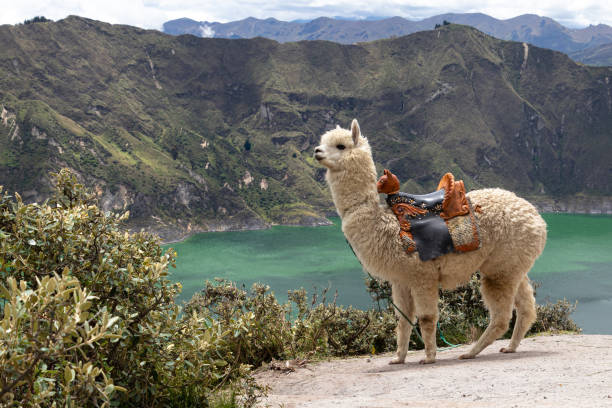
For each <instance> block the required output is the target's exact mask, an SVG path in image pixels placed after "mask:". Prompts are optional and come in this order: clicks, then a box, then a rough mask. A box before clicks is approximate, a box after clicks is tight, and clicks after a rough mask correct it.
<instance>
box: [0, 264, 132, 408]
mask: <svg viewBox="0 0 612 408" xmlns="http://www.w3.org/2000/svg"><path fill="white" fill-rule="evenodd" d="M6 283H7V286H6V287H4V286H0V293H1V296H2V297H3V298H4V299H5V302H6V303H5V304H4V306H3V312H4V316H3V319H2V321H1V322H0V367H2V369H1V370H0V388H1V389H0V401H2V402H3V403H5V404H7V405H9V406H11V405H14V406H38V405H42V404H43V403H44V402H45V401H47V400H50V399H52V400H54V401H57V402H61V404H62V405H64V406H68V407H71V406H84V405H92V406H106V405H108V403H109V401H110V398H111V396H112V394H113V392H115V391H116V390H119V391H125V389H123V388H121V387H115V386H114V385H113V381H112V379H111V378H109V377H108V375H107V373H106V372H105V370H104V369H103V366H102V365H101V363H102V362H100V361H95V360H92V359H91V358H89V357H88V356H87V349H88V348H92V347H96V346H98V345H99V344H100V343H101V342H103V341H105V340H109V339H110V340H111V341H112V340H113V339H117V338H118V337H119V335H118V334H117V332H118V328H117V324H116V322H117V320H118V318H117V317H111V316H110V315H109V313H108V311H107V310H106V309H105V308H102V309H100V310H98V311H97V312H96V313H92V312H90V310H91V306H92V303H93V302H94V301H95V297H94V296H92V295H91V294H90V293H89V291H88V290H87V289H84V288H81V285H80V284H79V281H78V280H77V279H75V278H73V277H70V276H67V275H65V276H62V277H60V276H57V275H55V276H45V277H43V278H42V279H41V280H37V281H36V287H35V288H34V289H30V288H29V285H28V284H27V283H26V281H21V282H19V283H17V281H16V280H15V278H12V277H10V278H8V279H7V280H6Z"/></svg>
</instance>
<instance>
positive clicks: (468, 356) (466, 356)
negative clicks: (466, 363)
mask: <svg viewBox="0 0 612 408" xmlns="http://www.w3.org/2000/svg"><path fill="white" fill-rule="evenodd" d="M474 357H476V356H474V355H472V354H462V355H460V356H459V360H471V359H473V358H474Z"/></svg>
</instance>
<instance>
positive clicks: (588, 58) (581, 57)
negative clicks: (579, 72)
mask: <svg viewBox="0 0 612 408" xmlns="http://www.w3.org/2000/svg"><path fill="white" fill-rule="evenodd" d="M570 56H571V57H572V58H573V59H574V60H576V61H580V62H582V63H584V64H587V65H599V66H612V42H610V43H607V44H602V45H596V46H593V47H589V48H585V49H583V50H580V51H576V52H573V53H571V54H570Z"/></svg>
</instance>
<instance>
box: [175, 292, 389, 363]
mask: <svg viewBox="0 0 612 408" xmlns="http://www.w3.org/2000/svg"><path fill="white" fill-rule="evenodd" d="M288 297H289V301H288V302H287V303H285V304H280V303H279V302H278V301H277V299H276V297H275V296H274V294H273V293H271V292H270V290H269V287H268V286H265V285H261V284H254V285H253V287H252V289H251V291H250V292H248V291H247V290H246V289H245V288H238V287H236V285H235V284H234V283H232V282H228V281H225V280H217V281H216V282H206V283H205V288H204V289H203V290H202V292H201V293H198V294H196V295H194V297H193V298H192V299H191V300H190V301H189V303H188V304H187V305H186V306H185V312H186V313H192V314H195V315H201V316H210V317H213V318H214V319H215V320H217V321H218V322H219V323H220V324H221V326H222V327H223V330H230V331H232V332H233V334H234V337H233V339H232V343H233V345H232V347H231V349H232V355H234V356H236V358H238V359H239V361H240V362H241V363H243V364H249V365H253V366H258V365H260V364H262V363H263V362H268V361H270V360H272V359H292V358H298V357H305V356H315V357H323V356H347V355H355V354H365V353H370V352H372V351H373V350H375V351H379V352H383V351H389V350H391V349H393V348H394V347H395V343H394V342H395V339H394V329H395V317H394V316H393V314H391V313H389V312H388V311H382V312H379V311H376V310H368V311H363V310H357V309H353V308H352V307H349V308H344V307H341V306H338V305H336V302H335V298H334V299H333V300H332V301H330V302H328V301H327V300H326V291H324V292H323V293H322V294H321V295H319V296H317V295H313V296H312V297H311V298H310V299H309V298H308V296H307V294H306V291H305V290H303V289H300V290H295V291H290V292H289V296H288Z"/></svg>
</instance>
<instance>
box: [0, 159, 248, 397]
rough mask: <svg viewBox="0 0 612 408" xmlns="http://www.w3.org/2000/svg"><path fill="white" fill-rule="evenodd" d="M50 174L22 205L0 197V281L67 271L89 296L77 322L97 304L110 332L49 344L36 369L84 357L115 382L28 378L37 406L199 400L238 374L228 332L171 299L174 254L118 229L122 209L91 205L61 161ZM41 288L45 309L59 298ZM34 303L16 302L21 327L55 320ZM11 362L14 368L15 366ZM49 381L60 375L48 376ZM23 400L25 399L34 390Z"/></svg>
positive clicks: (10, 351)
mask: <svg viewBox="0 0 612 408" xmlns="http://www.w3.org/2000/svg"><path fill="white" fill-rule="evenodd" d="M54 177H55V179H56V190H55V195H54V196H53V197H52V198H51V199H50V200H49V201H48V202H45V203H43V204H24V203H23V202H22V200H21V198H20V197H19V195H17V194H16V196H15V198H12V197H10V196H9V195H7V194H3V195H2V196H0V239H1V245H0V279H1V281H2V282H5V283H4V285H5V286H7V287H10V286H11V285H10V284H8V283H9V282H12V281H11V279H14V280H19V281H21V283H20V285H21V286H20V288H21V287H22V286H24V285H25V286H24V287H25V288H26V289H24V290H25V291H32V290H34V291H36V290H41V289H40V288H39V284H38V283H37V282H39V281H40V282H41V283H42V282H47V280H46V279H58V278H57V276H60V275H61V276H63V277H64V278H65V279H68V277H69V278H70V279H71V280H70V282H71V284H72V285H74V287H82V288H83V290H86V293H87V296H91V299H90V300H88V310H87V313H88V316H89V317H87V318H85V319H87V320H85V321H84V322H81V323H83V324H84V325H89V327H90V328H94V329H95V328H99V327H103V326H101V324H102V323H100V321H99V319H101V318H102V317H101V316H104V315H105V313H106V314H107V315H108V316H113V323H114V326H113V330H114V331H113V333H114V334H113V336H112V337H109V336H104V337H101V338H99V339H96V342H95V347H82V346H81V345H79V346H78V347H76V348H74V349H71V350H76V349H78V351H79V352H78V353H76V354H75V353H72V354H70V355H69V357H70V358H71V359H68V358H67V357H66V358H65V359H64V358H60V355H59V354H57V353H56V352H54V353H55V354H53V355H52V356H51V357H50V360H49V361H45V364H47V366H46V368H45V370H47V371H51V372H57V373H61V372H63V371H64V370H65V369H66V367H84V365H82V366H80V365H79V364H89V363H91V366H88V368H89V367H92V368H91V370H93V369H94V368H95V369H99V370H101V371H100V372H99V375H98V376H96V377H95V381H101V380H100V378H104V379H105V381H108V382H109V384H112V385H113V387H115V389H117V387H120V388H119V389H121V390H125V391H124V392H114V393H111V392H110V391H108V392H106V393H103V394H101V393H99V392H98V393H96V392H94V391H91V392H90V394H87V395H88V396H84V395H85V394H84V393H83V392H81V391H78V392H77V390H80V389H81V388H82V387H89V385H88V384H89V383H87V382H83V383H82V384H81V385H78V386H77V382H80V381H81V379H80V377H79V378H76V379H75V383H71V384H73V385H72V388H71V390H72V391H70V392H68V391H66V390H64V391H62V392H59V391H57V390H55V391H54V392H53V393H51V392H48V393H47V392H46V391H44V390H45V389H43V388H41V386H37V387H35V388H31V390H30V393H31V394H37V396H36V398H42V399H44V400H45V401H46V402H45V404H46V405H51V404H52V403H53V402H56V403H58V404H64V403H65V401H68V400H72V399H74V400H77V401H78V402H79V403H78V404H77V405H78V406H97V405H101V404H104V403H106V402H108V401H106V400H105V398H106V399H109V398H110V402H111V403H112V404H114V405H117V404H119V405H121V406H135V407H141V406H168V405H172V406H202V404H204V405H206V403H207V400H208V398H209V397H210V396H211V393H212V392H213V390H219V389H221V388H223V387H227V386H230V387H231V383H232V381H233V380H236V379H239V378H243V377H244V375H245V373H246V372H247V368H246V367H244V366H242V365H241V364H240V363H239V362H238V359H235V358H234V356H233V354H232V348H231V346H232V345H233V343H232V342H231V341H230V339H231V338H232V335H231V333H230V332H228V331H226V330H224V328H223V327H222V326H221V325H220V323H218V322H217V321H215V320H213V319H211V318H210V317H208V316H205V315H201V316H200V315H190V314H182V315H181V314H180V310H179V308H178V306H177V305H176V304H175V302H174V299H175V297H176V295H177V294H178V293H179V291H180V285H179V284H172V283H171V282H170V281H169V280H168V279H167V274H168V272H167V269H168V266H169V265H173V263H174V256H175V254H174V253H171V252H167V253H163V251H162V249H161V248H160V245H159V242H158V240H157V239H156V238H153V237H151V236H149V235H146V234H130V233H128V232H126V231H124V230H123V229H122V228H121V226H120V222H121V220H123V219H124V218H126V217H127V214H124V215H116V214H110V213H104V212H103V211H102V210H100V209H99V208H98V207H97V205H96V200H95V197H94V196H93V195H92V194H91V193H89V192H88V191H87V190H86V189H85V188H84V187H83V186H82V185H80V184H79V183H78V182H77V179H76V177H75V176H74V175H73V174H71V173H70V172H69V171H67V170H62V171H61V172H60V173H59V174H57V175H54ZM0 194H1V192H0ZM49 282H53V280H51V281H49ZM71 290H73V289H71ZM74 290H76V289H74ZM42 293H43V292H41V295H40V296H38V297H37V299H38V298H40V299H43V298H44V299H45V300H44V304H45V305H47V306H46V307H50V308H52V309H49V310H55V309H53V308H55V307H62V308H64V309H65V308H66V307H68V306H67V305H64V304H62V303H56V302H60V300H61V299H58V300H56V299H54V298H51V295H50V294H49V293H47V295H46V296H42ZM4 297H5V299H6V301H7V303H6V304H4V305H2V310H3V312H4V313H5V314H6V313H8V312H9V311H10V310H12V308H13V307H14V306H13V303H12V301H11V300H10V298H7V294H6V293H5V294H4ZM77 306H78V305H77V304H75V305H74V307H77ZM37 307H38V306H37V303H35V302H34V303H32V302H30V303H27V302H26V303H25V306H23V307H22V309H23V313H25V315H24V316H26V317H24V318H23V319H24V320H23V325H22V327H21V329H22V330H23V331H27V330H30V331H31V330H33V328H38V329H40V328H41V327H42V326H41V325H43V323H44V324H51V322H55V321H56V320H55V319H56V318H57V315H56V314H55V313H51V312H49V313H50V314H44V315H41V314H40V313H42V312H39V310H38V309H37ZM41 307H42V306H41ZM27 316H31V317H27ZM96 319H98V320H96ZM102 322H103V321H102ZM96 330H97V329H96ZM79 333H80V332H79ZM9 334H10V333H8V332H2V333H0V342H1V343H0V344H2V347H3V348H2V349H0V353H3V354H7V355H14V354H15V353H18V352H21V351H19V350H17V349H16V348H15V347H17V345H15V343H14V342H11V340H10V336H9ZM85 340H86V337H84V336H81V338H73V339H72V340H70V341H72V342H76V344H81V343H79V342H84V341H85ZM32 341H34V340H32ZM67 341H68V339H66V338H64V339H63V340H62V342H63V343H62V342H59V343H57V347H58V349H61V347H62V344H71V343H66V342H67ZM38 346H40V347H39V349H36V347H38ZM31 347H32V351H31V353H34V355H43V354H44V353H46V351H45V350H46V348H47V347H45V346H44V345H41V344H39V343H33V345H32V346H31ZM68 347H72V346H68ZM37 350H38V351H37ZM41 353H43V354H41ZM15 369H16V370H18V371H17V372H19V373H21V374H19V375H22V374H23V370H22V369H20V368H15ZM69 369H73V368H69ZM74 369H75V370H76V368H74ZM10 370H12V369H11V368H10V366H2V367H0V372H1V373H0V378H7V381H11V378H14V375H15V371H10ZM19 370H21V371H19ZM70 372H72V371H70ZM75 372H77V373H78V371H75ZM24 375H26V376H28V380H29V381H31V383H32V384H38V383H40V384H42V383H41V381H42V382H45V381H46V382H49V381H51V380H47V379H46V378H47V377H46V375H47V374H45V372H44V370H43V371H40V370H34V371H31V372H30V371H29V372H28V374H24ZM57 375H59V374H57ZM30 377H31V378H30ZM49 378H51V377H49ZM53 378H55V377H53ZM53 381H55V382H54V384H60V383H59V382H58V380H57V379H54V380H53ZM83 381H85V380H84V379H83ZM6 384H9V383H6ZM79 384H80V383H79ZM5 386H6V385H5V384H2V387H5ZM58 386H59V385H58ZM79 387H81V388H79ZM56 388H57V386H56ZM90 388H91V387H90ZM243 390H244V392H246V393H247V394H248V393H252V392H251V391H253V390H252V389H249V388H248V387H247V388H243ZM14 395H18V394H14ZM19 395H24V394H19ZM105 396H106V397H105ZM3 398H5V400H6V401H9V400H10V398H11V397H10V396H9V395H8V394H7V393H5V395H4V397H3ZM28 398H29V397H28ZM244 398H247V399H248V398H250V397H249V395H245V396H244ZM30 400H31V401H34V400H35V398H34V396H33V397H32V398H30ZM30 400H28V401H30ZM84 401H85V402H84ZM27 404H30V403H29V402H28V403H27ZM27 404H25V405H27ZM177 404H178V405H177ZM17 405H24V404H17ZM30 405H32V406H35V405H36V404H34V403H31V404H30Z"/></svg>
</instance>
